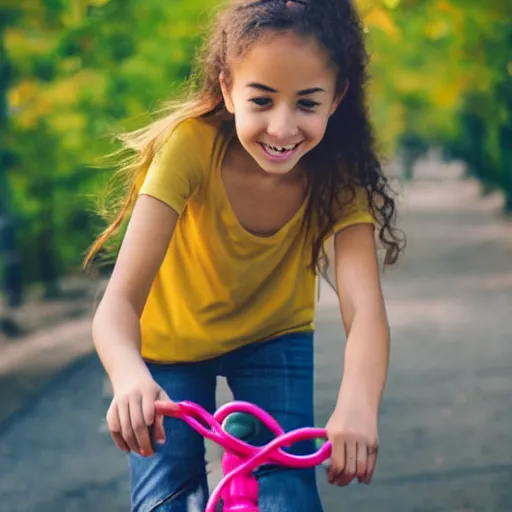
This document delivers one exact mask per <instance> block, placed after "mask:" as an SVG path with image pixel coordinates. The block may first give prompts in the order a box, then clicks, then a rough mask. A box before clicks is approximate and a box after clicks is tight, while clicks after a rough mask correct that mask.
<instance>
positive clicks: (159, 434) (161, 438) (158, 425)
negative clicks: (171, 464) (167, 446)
mask: <svg viewBox="0 0 512 512" xmlns="http://www.w3.org/2000/svg"><path fill="white" fill-rule="evenodd" d="M156 399H157V400H162V401H169V402H171V401H172V400H171V399H170V398H169V396H168V395H167V393H166V392H165V391H164V390H163V389H162V390H160V392H159V394H158V396H157V398H156ZM153 436H154V438H155V442H156V443H158V444H164V443H165V428H164V416H163V414H156V415H155V419H154V422H153Z"/></svg>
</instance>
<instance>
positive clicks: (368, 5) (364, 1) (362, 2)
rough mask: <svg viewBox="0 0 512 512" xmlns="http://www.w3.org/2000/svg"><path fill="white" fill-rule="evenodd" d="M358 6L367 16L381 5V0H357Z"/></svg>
mask: <svg viewBox="0 0 512 512" xmlns="http://www.w3.org/2000/svg"><path fill="white" fill-rule="evenodd" d="M355 3H356V7H357V10H358V12H359V14H360V15H361V16H362V17H365V16H367V15H368V14H369V13H370V12H371V11H373V9H375V7H377V6H378V5H380V3H381V0H356V2H355Z"/></svg>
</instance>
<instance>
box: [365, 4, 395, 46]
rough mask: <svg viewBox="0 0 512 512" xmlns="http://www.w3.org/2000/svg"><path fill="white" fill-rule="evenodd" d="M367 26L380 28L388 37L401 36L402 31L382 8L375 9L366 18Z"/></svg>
mask: <svg viewBox="0 0 512 512" xmlns="http://www.w3.org/2000/svg"><path fill="white" fill-rule="evenodd" d="M365 24H366V26H367V27H369V28H372V27H375V28H378V29H379V30H382V31H383V32H384V33H385V34H386V35H388V36H390V37H393V38H398V36H399V35H400V29H399V28H398V26H397V25H396V23H395V22H394V21H393V19H392V18H391V16H390V15H389V13H388V12H387V11H386V10H385V9H383V8H382V7H377V8H375V9H373V10H372V11H371V12H370V13H369V14H368V15H367V16H366V18H365Z"/></svg>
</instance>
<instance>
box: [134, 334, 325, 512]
mask: <svg viewBox="0 0 512 512" xmlns="http://www.w3.org/2000/svg"><path fill="white" fill-rule="evenodd" d="M148 367H149V369H150V371H151V373H152V375H153V378H154V379H155V380H156V381H157V382H158V383H159V384H160V385H161V386H162V387H163V388H164V389H165V391H166V392H167V394H168V395H169V396H170V397H171V399H172V400H175V401H180V400H190V401H193V402H197V403H198V404H200V405H201V406H202V407H204V408H205V409H206V410H208V411H210V412H213V411H214V410H215V387H216V379H217V376H224V377H226V379H227V382H228V385H229V387H230V389H231V391H232V392H233V395H234V398H235V399H236V400H245V401H248V402H252V403H254V404H256V405H258V406H260V407H262V408H263V409H265V410H267V411H268V412H269V413H270V414H272V415H273V416H274V417H275V418H276V419H277V421H278V422H279V423H280V424H281V425H282V427H283V428H284V430H285V431H289V430H293V429H296V428H299V427H305V426H312V425H313V334H312V333H300V334H289V335H285V336H281V337H278V338H275V339H273V340H269V341H265V342H261V343H253V344H251V345H248V346H246V347H243V348H240V349H237V350H234V351H233V352H230V353H228V354H225V355H222V356H220V357H217V358H215V359H210V360H208V361H201V362H197V363H186V364H174V365H157V364H148ZM164 425H165V431H166V443H165V444H164V445H160V446H159V445H155V454H154V455H153V456H152V457H149V458H145V457H141V456H139V455H137V454H133V453H132V454H130V457H129V458H130V477H131V502H132V508H131V510H132V511H133V512H152V511H158V512H192V511H196V510H198V511H204V507H205V505H206V501H207V499H208V486H207V478H206V471H205V447H204V440H203V438H202V437H201V436H200V435H199V434H198V433H196V432H195V431H194V430H193V429H192V428H191V427H189V426H188V425H187V424H185V423H184V422H183V421H180V420H178V419H174V418H167V419H166V420H165V423H164ZM265 435H266V436H267V437H268V439H264V437H265ZM263 436H264V437H262V438H260V439H259V440H258V444H259V442H265V441H268V440H269V439H270V438H271V437H272V436H271V434H270V433H269V432H267V433H266V434H265V433H263ZM288 450H289V451H290V452H292V453H295V454H306V453H311V452H312V451H313V450H314V447H313V443H312V442H309V441H306V442H301V443H297V444H295V445H293V446H292V447H290V448H288ZM257 477H258V483H259V492H260V502H259V507H260V509H261V512H292V511H293V512H321V511H322V510H323V509H322V505H321V503H320V498H319V495H318V491H317V487H316V480H315V471H314V469H302V470H296V469H293V470H292V469H285V468H277V467H275V468H270V469H269V468H265V469H262V470H261V471H259V472H258V473H257ZM192 504H193V505H192Z"/></svg>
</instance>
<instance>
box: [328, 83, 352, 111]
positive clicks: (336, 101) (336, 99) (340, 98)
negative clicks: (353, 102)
mask: <svg viewBox="0 0 512 512" xmlns="http://www.w3.org/2000/svg"><path fill="white" fill-rule="evenodd" d="M349 87H350V83H349V81H348V80H347V81H346V83H345V87H344V88H343V90H342V91H340V92H339V93H338V94H336V96H335V97H334V100H333V102H332V105H331V111H330V112H329V116H332V115H333V114H334V112H336V110H337V108H338V107H339V106H340V103H341V102H342V101H343V98H344V97H345V96H346V94H347V92H348V89H349Z"/></svg>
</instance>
